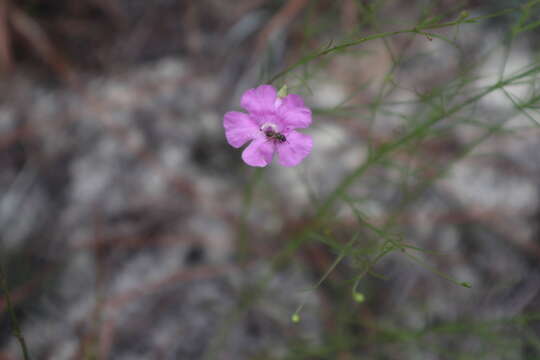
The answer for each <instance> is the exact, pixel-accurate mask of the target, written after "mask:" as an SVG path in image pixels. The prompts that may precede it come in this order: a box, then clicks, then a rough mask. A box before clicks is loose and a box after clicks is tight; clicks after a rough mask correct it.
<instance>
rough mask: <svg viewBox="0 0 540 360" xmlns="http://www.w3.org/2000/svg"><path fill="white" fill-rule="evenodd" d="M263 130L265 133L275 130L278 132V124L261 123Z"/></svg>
mask: <svg viewBox="0 0 540 360" xmlns="http://www.w3.org/2000/svg"><path fill="white" fill-rule="evenodd" d="M261 131H262V132H263V133H267V132H275V133H277V132H278V128H277V125H276V124H274V123H271V122H265V123H264V124H262V125H261Z"/></svg>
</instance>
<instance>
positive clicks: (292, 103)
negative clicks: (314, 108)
mask: <svg viewBox="0 0 540 360" xmlns="http://www.w3.org/2000/svg"><path fill="white" fill-rule="evenodd" d="M283 104H284V105H285V106H287V107H305V105H304V100H302V97H301V96H300V95H296V94H289V95H287V96H285V97H284V98H283Z"/></svg>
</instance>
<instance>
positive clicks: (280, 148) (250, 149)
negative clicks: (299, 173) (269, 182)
mask: <svg viewBox="0 0 540 360" xmlns="http://www.w3.org/2000/svg"><path fill="white" fill-rule="evenodd" d="M284 92H285V91H283V89H282V90H280V92H279V93H278V92H277V91H276V89H275V88H274V87H273V86H271V85H260V86H258V87H257V88H254V89H249V90H247V91H246V92H245V93H244V95H243V96H242V99H241V102H240V103H241V105H242V107H243V108H244V109H246V110H247V112H248V113H247V114H246V113H242V112H238V111H230V112H228V113H226V114H225V116H224V117H223V126H224V128H225V137H226V138H227V142H228V143H229V144H230V145H231V146H233V147H235V148H239V147H241V146H242V145H244V144H245V143H247V142H249V145H248V146H247V147H246V148H245V149H244V151H243V152H242V159H243V160H244V162H245V163H246V164H248V165H250V166H258V167H264V166H266V165H268V164H270V163H271V162H272V159H273V157H274V153H277V155H278V163H279V164H280V165H283V166H296V165H298V164H299V163H300V162H301V161H302V160H303V159H304V158H305V157H306V156H308V155H309V153H310V152H311V149H312V147H313V141H312V139H311V137H310V136H309V135H305V134H302V133H300V132H298V131H296V129H302V128H307V127H308V126H309V125H310V124H311V110H310V109H308V108H307V107H306V106H305V105H304V101H303V100H302V98H301V97H300V96H299V95H295V94H289V95H286V94H284Z"/></svg>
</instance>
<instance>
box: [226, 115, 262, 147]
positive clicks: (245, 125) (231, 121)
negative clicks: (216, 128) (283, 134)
mask: <svg viewBox="0 0 540 360" xmlns="http://www.w3.org/2000/svg"><path fill="white" fill-rule="evenodd" d="M223 127H224V128H225V137H226V138H227V142H228V143H229V144H230V145H231V146H234V147H235V148H239V147H240V146H242V145H244V144H245V143H246V142H248V141H249V140H252V139H254V138H255V137H256V136H257V135H258V133H259V127H258V126H257V124H256V123H255V122H254V121H253V120H251V118H250V117H249V115H247V114H245V113H241V112H238V111H229V112H228V113H226V114H225V116H224V117H223Z"/></svg>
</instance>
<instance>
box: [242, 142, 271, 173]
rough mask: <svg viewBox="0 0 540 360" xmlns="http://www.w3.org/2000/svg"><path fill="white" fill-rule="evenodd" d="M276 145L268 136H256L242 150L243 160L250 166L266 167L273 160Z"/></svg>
mask: <svg viewBox="0 0 540 360" xmlns="http://www.w3.org/2000/svg"><path fill="white" fill-rule="evenodd" d="M274 150H275V145H274V143H273V142H272V141H268V140H267V139H266V137H264V136H261V137H258V138H256V139H255V140H253V141H252V142H251V144H249V146H248V147H247V148H245V150H244V151H243V152H242V160H244V162H245V163H246V164H248V165H250V166H258V167H265V166H266V165H268V164H270V163H271V162H272V157H273V156H274Z"/></svg>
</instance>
